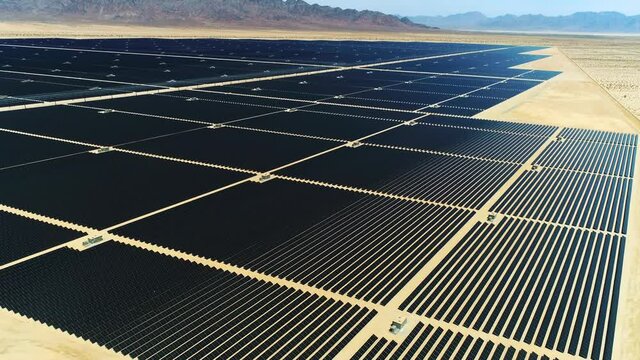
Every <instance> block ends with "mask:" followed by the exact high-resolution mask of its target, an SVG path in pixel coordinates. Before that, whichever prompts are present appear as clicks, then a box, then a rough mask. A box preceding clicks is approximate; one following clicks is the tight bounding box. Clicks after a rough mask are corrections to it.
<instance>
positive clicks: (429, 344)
mask: <svg viewBox="0 0 640 360" xmlns="http://www.w3.org/2000/svg"><path fill="white" fill-rule="evenodd" d="M352 359H353V360H373V359H376V360H383V359H387V360H397V359H429V360H436V359H443V360H450V359H455V360H463V359H464V360H473V359H487V360H489V359H491V360H516V359H517V360H538V359H540V360H550V358H549V357H547V356H539V355H537V354H535V353H528V352H527V351H525V350H518V349H515V348H514V347H512V346H505V345H503V344H496V343H494V342H493V341H485V340H482V339H478V338H474V337H473V336H471V335H466V336H465V335H464V334H462V333H454V332H453V331H451V330H444V329H442V328H440V327H437V326H436V327H434V326H432V325H426V324H424V323H422V322H419V323H418V324H416V326H415V327H414V328H413V330H412V331H411V333H409V335H407V337H406V338H405V339H404V340H403V341H402V342H401V343H398V342H396V341H395V340H391V341H390V340H387V339H386V338H378V337H377V336H375V335H373V336H372V337H371V338H369V339H368V340H367V342H366V343H365V344H364V345H363V347H362V348H360V349H359V350H358V351H357V352H356V354H355V355H354V356H353V358H352Z"/></svg>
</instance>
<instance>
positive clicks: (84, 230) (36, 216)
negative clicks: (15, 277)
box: [0, 204, 100, 270]
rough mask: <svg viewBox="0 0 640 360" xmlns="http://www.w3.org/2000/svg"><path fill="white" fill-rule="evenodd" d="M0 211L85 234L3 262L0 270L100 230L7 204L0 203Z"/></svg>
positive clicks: (75, 241)
mask: <svg viewBox="0 0 640 360" xmlns="http://www.w3.org/2000/svg"><path fill="white" fill-rule="evenodd" d="M0 211H5V212H7V213H10V214H13V215H18V216H22V217H25V218H27V219H31V220H36V221H40V222H43V223H46V224H49V225H54V226H59V227H62V228H65V229H69V230H75V231H78V232H81V233H85V234H87V235H86V236H82V237H80V238H79V239H74V240H71V241H68V242H66V243H62V244H60V245H57V246H53V247H51V248H48V249H45V250H42V251H38V252H36V253H34V254H31V255H29V256H25V257H23V258H20V259H16V260H14V261H11V262H8V263H6V264H3V265H1V266H0V270H3V269H6V268H9V267H11V266H14V265H17V264H20V263H23V262H25V261H28V260H31V259H33V258H36V257H38V256H41V255H44V254H47V253H50V252H52V251H55V250H58V249H61V248H63V247H67V246H69V245H71V244H74V243H77V242H78V241H84V240H86V238H87V237H92V236H97V235H98V234H99V233H100V231H99V230H97V229H93V228H90V227H87V226H83V225H78V224H74V223H71V222H68V221H64V220H59V219H55V218H52V217H49V216H44V215H40V214H36V213H33V212H30V211H26V210H22V209H18V208H15V207H12V206H8V205H3V204H0Z"/></svg>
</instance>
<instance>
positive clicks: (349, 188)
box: [273, 174, 474, 211]
mask: <svg viewBox="0 0 640 360" xmlns="http://www.w3.org/2000/svg"><path fill="white" fill-rule="evenodd" d="M273 177H275V178H277V179H282V180H288V181H293V182H299V183H304V184H311V185H316V186H322V187H328V188H332V189H340V190H344V191H351V192H355V193H360V194H366V195H374V196H381V197H386V198H389V199H396V200H404V201H411V202H415V203H420V204H427V205H438V206H443V207H448V208H452V209H458V210H468V211H474V209H470V208H466V207H464V206H457V205H451V204H445V203H440V202H437V201H430V200H423V199H417V198H412V197H408V196H402V195H396V194H390V193H386V192H380V191H375V190H369V189H362V188H357V187H352V186H346V185H338V184H332V183H327V182H323V181H316V180H309V179H302V178H297V177H292V176H285V175H277V174H276V175H273Z"/></svg>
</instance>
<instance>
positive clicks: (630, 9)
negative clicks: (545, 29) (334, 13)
mask: <svg viewBox="0 0 640 360" xmlns="http://www.w3.org/2000/svg"><path fill="white" fill-rule="evenodd" d="M308 2H310V3H314V2H315V3H318V4H322V5H330V6H338V7H341V8H351V9H358V10H362V9H369V10H379V11H383V12H386V13H389V14H399V15H451V14H458V13H463V12H468V11H481V12H483V13H485V14H486V15H489V16H496V15H503V14H507V13H509V14H516V15H521V14H544V15H568V14H572V13H574V12H577V11H618V12H621V13H624V14H627V15H638V14H640V0H554V1H549V0H484V1H483V0H308Z"/></svg>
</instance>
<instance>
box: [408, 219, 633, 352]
mask: <svg viewBox="0 0 640 360" xmlns="http://www.w3.org/2000/svg"><path fill="white" fill-rule="evenodd" d="M624 243H625V237H623V236H619V235H605V234H603V233H598V232H592V231H588V230H577V229H570V228H566V227H559V226H554V225H546V224H541V223H538V222H532V221H524V220H516V219H511V218H506V219H504V220H502V221H501V222H500V223H499V224H498V225H493V224H486V223H478V224H476V225H475V226H474V228H473V230H472V231H471V232H469V233H468V234H467V235H466V236H465V237H464V239H463V240H462V241H461V242H459V243H458V244H457V245H456V247H455V249H454V250H453V251H452V252H450V253H449V254H447V256H446V258H445V259H444V260H443V261H442V262H440V263H439V264H438V265H437V266H436V268H435V269H434V271H433V272H432V273H431V275H430V276H429V277H428V278H426V279H425V280H424V282H423V283H422V284H421V285H420V286H419V287H418V288H417V289H416V291H415V292H414V293H413V294H412V295H411V296H410V297H408V298H407V299H406V300H405V302H404V303H403V305H402V307H401V308H403V309H406V310H407V311H410V312H414V313H417V314H420V315H425V316H427V317H433V318H436V319H440V320H444V321H447V322H453V323H455V324H459V325H462V326H466V327H471V328H473V329H476V330H480V331H484V332H489V333H493V334H495V335H499V336H503V337H506V338H510V339H516V340H520V341H524V342H527V343H531V344H535V345H538V346H543V347H546V348H549V349H557V350H558V351H561V352H567V353H570V354H576V355H579V356H581V357H584V358H589V359H610V358H611V349H612V345H613V333H614V329H615V321H616V314H617V299H618V296H619V284H620V277H621V269H622V258H623V252H624Z"/></svg>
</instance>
